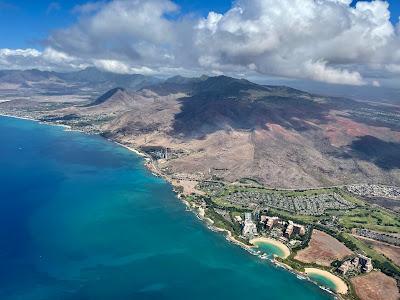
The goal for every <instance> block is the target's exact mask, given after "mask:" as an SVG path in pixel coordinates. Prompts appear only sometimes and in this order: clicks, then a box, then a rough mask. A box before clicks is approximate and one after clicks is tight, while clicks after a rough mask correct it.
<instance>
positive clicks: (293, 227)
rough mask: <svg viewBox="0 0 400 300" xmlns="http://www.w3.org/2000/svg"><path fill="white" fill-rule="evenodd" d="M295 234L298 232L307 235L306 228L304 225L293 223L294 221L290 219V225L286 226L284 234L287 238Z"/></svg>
mask: <svg viewBox="0 0 400 300" xmlns="http://www.w3.org/2000/svg"><path fill="white" fill-rule="evenodd" d="M293 234H298V235H305V234H306V229H305V227H304V226H303V225H300V224H296V223H293V222H292V221H289V224H288V226H287V227H286V230H285V233H284V234H283V236H284V237H285V238H287V239H290V237H291V236H292V235H293Z"/></svg>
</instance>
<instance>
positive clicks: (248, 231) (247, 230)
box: [242, 213, 257, 238]
mask: <svg viewBox="0 0 400 300" xmlns="http://www.w3.org/2000/svg"><path fill="white" fill-rule="evenodd" d="M242 235H243V236H245V237H248V238H251V237H253V236H255V235H257V226H256V224H255V223H254V222H253V220H252V218H251V213H245V214H244V226H243V230H242Z"/></svg>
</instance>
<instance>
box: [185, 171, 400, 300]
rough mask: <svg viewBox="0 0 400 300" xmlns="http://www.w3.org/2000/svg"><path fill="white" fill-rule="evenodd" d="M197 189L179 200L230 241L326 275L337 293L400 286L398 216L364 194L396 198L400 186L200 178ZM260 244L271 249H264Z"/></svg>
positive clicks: (302, 271)
mask: <svg viewBox="0 0 400 300" xmlns="http://www.w3.org/2000/svg"><path fill="white" fill-rule="evenodd" d="M181 179H182V177H181ZM178 182H181V183H182V184H184V180H183V179H182V180H178ZM196 189H197V192H194V193H191V194H189V195H186V196H185V197H184V199H185V200H186V201H187V202H188V204H189V205H190V206H191V207H193V208H195V209H199V211H201V212H202V216H203V217H205V218H207V219H208V220H209V221H210V222H211V223H212V226H214V227H216V228H221V229H224V230H228V231H229V232H230V233H231V236H230V238H231V240H232V241H233V242H236V243H239V244H240V245H244V246H245V247H250V249H253V251H255V253H257V254H259V255H261V256H262V257H264V256H265V255H268V257H270V258H272V259H273V261H275V262H276V263H278V264H280V265H282V266H284V267H287V268H289V269H291V270H292V271H293V272H296V273H298V274H299V276H308V277H309V278H310V279H311V280H314V281H317V283H318V284H321V283H320V282H318V280H316V279H315V278H316V277H313V274H318V275H319V276H323V277H324V276H325V277H326V279H327V280H328V281H330V282H332V285H331V286H329V287H328V288H330V289H331V290H332V291H334V292H336V293H337V294H340V295H341V297H342V298H345V299H359V298H360V297H359V295H363V293H364V294H365V293H368V287H371V286H376V285H377V286H378V287H377V288H379V286H380V285H381V286H382V287H383V286H385V289H386V288H388V286H389V287H390V286H391V289H392V292H393V293H394V294H395V293H396V289H398V287H399V286H400V268H399V265H398V262H399V256H400V247H399V246H400V231H399V228H400V227H399V226H400V219H399V216H398V215H397V214H396V213H393V211H389V210H387V209H384V208H383V207H379V206H377V205H375V204H374V203H373V202H371V203H369V202H368V198H365V197H366V196H369V197H371V199H373V198H374V197H377V196H378V195H379V196H380V197H383V196H386V197H392V198H395V197H398V195H399V192H400V189H399V188H395V187H385V186H371V185H365V186H364V185H349V186H343V187H333V188H321V189H310V190H279V189H268V188H265V187H263V186H261V185H258V184H255V183H254V182H250V183H249V182H248V181H242V182H238V183H233V184H228V183H224V182H222V181H218V180H208V181H199V182H198V183H197V185H196ZM181 191H183V187H182V190H181ZM395 232H397V233H395ZM262 244H270V245H272V246H273V247H275V248H277V251H276V252H274V253H263V252H262V249H263V247H259V246H260V245H262ZM388 282H389V283H390V284H389V285H388ZM389 289H390V288H389Z"/></svg>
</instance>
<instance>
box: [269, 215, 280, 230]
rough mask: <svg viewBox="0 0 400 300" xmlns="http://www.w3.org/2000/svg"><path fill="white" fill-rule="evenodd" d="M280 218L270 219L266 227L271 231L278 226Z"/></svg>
mask: <svg viewBox="0 0 400 300" xmlns="http://www.w3.org/2000/svg"><path fill="white" fill-rule="evenodd" d="M278 222H279V218H278V217H268V219H267V223H266V226H267V228H268V229H269V230H271V229H272V228H273V227H274V226H275V225H276V224H278Z"/></svg>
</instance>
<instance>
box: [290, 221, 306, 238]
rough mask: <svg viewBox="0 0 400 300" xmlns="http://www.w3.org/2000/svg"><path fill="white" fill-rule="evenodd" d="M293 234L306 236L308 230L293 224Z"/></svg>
mask: <svg viewBox="0 0 400 300" xmlns="http://www.w3.org/2000/svg"><path fill="white" fill-rule="evenodd" d="M293 233H294V234H298V235H302V236H303V235H305V234H306V229H305V227H304V226H303V225H300V224H296V223H293Z"/></svg>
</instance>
